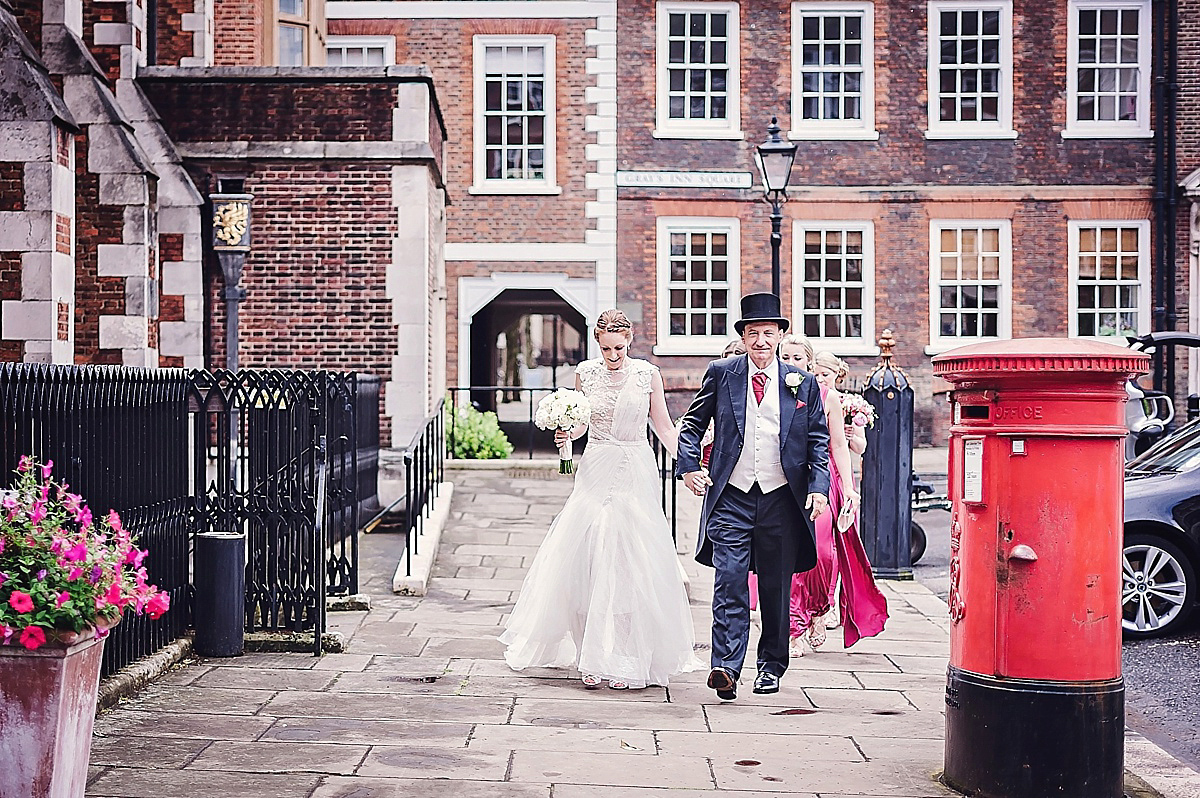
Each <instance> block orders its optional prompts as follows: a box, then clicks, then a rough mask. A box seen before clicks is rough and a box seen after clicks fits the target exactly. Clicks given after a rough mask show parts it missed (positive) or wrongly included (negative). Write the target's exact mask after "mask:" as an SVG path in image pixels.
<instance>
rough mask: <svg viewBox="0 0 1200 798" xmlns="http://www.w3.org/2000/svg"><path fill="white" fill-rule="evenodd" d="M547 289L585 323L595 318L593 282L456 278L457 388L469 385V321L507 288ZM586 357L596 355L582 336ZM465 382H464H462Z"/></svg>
mask: <svg viewBox="0 0 1200 798" xmlns="http://www.w3.org/2000/svg"><path fill="white" fill-rule="evenodd" d="M510 288H511V289H521V290H527V291H536V290H543V291H545V290H550V291H553V292H554V293H556V294H558V295H559V296H560V297H562V299H563V301H564V302H566V303H567V304H568V305H570V306H571V307H573V308H575V310H577V311H579V312H580V313H582V314H583V318H584V319H585V320H588V321H590V320H592V319H595V318H596V315H597V313H598V311H597V309H596V294H597V290H596V280H595V279H588V278H582V277H568V276H567V275H565V274H545V273H540V274H539V273H528V272H497V273H495V274H492V275H490V276H488V277H460V278H458V379H457V382H458V384H459V385H470V383H471V321H472V320H473V319H474V318H475V314H476V313H478V312H479V311H481V310H483V309H484V307H486V306H487V304H488V303H489V302H491V301H492V300H493V299H495V298H496V297H498V296H500V294H502V293H503V292H504V291H506V290H508V289H510ZM585 340H587V342H588V353H589V356H590V357H594V356H595V355H596V348H595V342H594V341H592V340H591V339H590V338H587V336H585ZM464 380H465V382H464Z"/></svg>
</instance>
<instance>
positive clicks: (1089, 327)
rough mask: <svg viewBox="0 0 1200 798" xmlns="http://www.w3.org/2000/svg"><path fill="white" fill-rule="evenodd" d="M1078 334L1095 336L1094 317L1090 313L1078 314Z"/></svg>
mask: <svg viewBox="0 0 1200 798" xmlns="http://www.w3.org/2000/svg"><path fill="white" fill-rule="evenodd" d="M1079 334H1080V335H1095V334H1096V317H1095V316H1093V315H1092V314H1091V313H1080V314H1079Z"/></svg>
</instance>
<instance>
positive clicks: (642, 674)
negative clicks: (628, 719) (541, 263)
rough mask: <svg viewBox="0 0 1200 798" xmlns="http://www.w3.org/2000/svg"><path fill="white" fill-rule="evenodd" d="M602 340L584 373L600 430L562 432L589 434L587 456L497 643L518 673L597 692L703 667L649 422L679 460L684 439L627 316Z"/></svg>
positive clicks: (609, 317) (610, 323) (560, 439)
mask: <svg viewBox="0 0 1200 798" xmlns="http://www.w3.org/2000/svg"><path fill="white" fill-rule="evenodd" d="M594 334H595V337H596V341H597V342H598V343H599V344H600V352H601V354H602V357H601V358H600V359H596V360H587V361H584V362H583V363H580V364H579V366H578V368H576V370H575V388H576V389H577V390H581V391H583V393H584V394H586V395H587V397H588V399H589V400H590V402H591V406H592V417H591V423H590V424H587V425H582V426H579V427H576V428H575V429H573V430H571V431H570V432H567V431H563V430H559V431H558V432H557V433H556V436H555V442H556V443H558V444H560V445H561V444H562V443H564V442H565V441H566V440H567V437H568V435H569V436H570V437H571V438H572V439H574V438H578V437H580V436H581V435H583V433H584V432H588V433H589V435H588V443H587V450H586V451H585V452H584V454H583V456H582V457H581V458H580V460H579V464H578V467H577V469H576V473H575V488H574V490H573V491H572V492H571V496H570V497H569V498H568V499H567V503H566V504H565V505H564V506H563V509H562V512H561V513H559V515H558V517H557V518H555V519H554V522H553V523H552V524H551V525H550V531H549V532H548V533H547V534H546V539H545V540H544V541H543V542H542V546H541V548H540V549H538V553H537V557H535V558H534V561H533V565H532V567H531V568H530V569H529V573H528V574H527V575H526V577H525V583H524V585H523V586H522V588H521V595H520V598H519V599H518V600H517V604H516V606H515V607H514V608H513V612H512V616H511V617H510V618H509V620H508V624H507V627H506V631H505V632H504V634H502V635H501V636H500V640H501V642H503V643H505V644H506V645H507V647H508V648H507V651H506V652H505V654H504V659H505V661H506V662H508V665H509V667H511V668H513V669H514V670H522V669H524V668H530V667H539V666H540V667H550V668H568V667H575V668H578V669H579V671H580V673H582V674H583V684H584V686H585V687H587V688H589V689H596V688H598V687H600V685H601V683H602V682H603V681H604V680H608V686H609V687H611V688H612V689H614V690H626V689H630V688H642V687H646V686H647V685H652V684H654V685H666V684H667V680H668V679H669V678H670V677H671V676H674V675H676V674H679V673H683V672H685V671H691V670H696V669H698V668H700V667H701V663H700V662H699V661H698V660H697V659H696V658H695V656H694V655H693V653H692V644H693V642H694V639H695V637H694V631H693V628H692V615H691V612H690V610H689V608H688V599H687V593H686V589H685V587H684V583H683V573H682V568H681V567H680V565H679V561H678V558H677V557H676V554H675V546H674V544H673V543H672V541H671V532H670V529H669V528H668V526H667V519H666V517H665V516H664V515H663V511H662V509H661V508H662V505H661V501H660V496H659V487H658V486H659V482H660V480H659V473H658V465H657V463H656V462H655V459H654V454H653V452H652V450H651V449H650V445H649V443H648V441H647V439H646V420H647V417H649V419H650V421H651V423H652V424H653V425H654V432H655V433H656V434H657V435H658V437H659V440H661V441H662V442H663V444H664V445H665V446H666V447H667V449H668V450H670V451H671V453H672V454H674V453H675V446H676V439H677V434H676V431H675V427H674V426H673V425H672V424H671V416H670V414H669V413H668V412H667V403H666V398H665V395H664V392H663V381H662V375H660V374H659V372H658V368H657V367H656V366H653V365H651V364H650V363H647V362H646V361H644V360H635V359H633V358H631V357H629V356H628V354H629V343H630V341H632V340H633V327H632V325H631V324H630V323H629V319H628V318H626V316H625V314H624V313H622V312H621V311H619V310H608V311H605V312H604V313H603V314H601V316H600V318H599V320H598V321H597V322H596V328H595V331H594Z"/></svg>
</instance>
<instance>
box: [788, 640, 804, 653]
mask: <svg viewBox="0 0 1200 798" xmlns="http://www.w3.org/2000/svg"><path fill="white" fill-rule="evenodd" d="M806 647H807V646H806V644H805V642H804V638H803V637H793V638H792V642H791V645H789V646H788V654H789V655H790V656H793V657H803V656H804V649H805V648H806Z"/></svg>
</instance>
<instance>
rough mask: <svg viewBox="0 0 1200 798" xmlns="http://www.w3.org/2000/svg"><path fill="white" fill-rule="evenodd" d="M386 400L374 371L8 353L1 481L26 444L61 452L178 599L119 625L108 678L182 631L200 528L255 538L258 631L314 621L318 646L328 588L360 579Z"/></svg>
mask: <svg viewBox="0 0 1200 798" xmlns="http://www.w3.org/2000/svg"><path fill="white" fill-rule="evenodd" d="M360 387H361V388H362V390H361V393H360ZM378 396H379V388H378V380H361V378H359V377H358V376H357V375H355V374H342V373H332V372H315V371H314V372H297V371H281V370H242V371H238V372H236V373H234V372H228V371H214V372H207V371H193V372H187V371H184V370H182V369H131V368H124V367H119V366H84V367H73V366H42V365H33V364H14V363H8V364H0V469H2V472H0V486H4V485H7V484H10V483H11V480H12V477H13V472H14V470H15V468H16V464H17V461H18V459H19V458H20V456H21V455H22V454H31V455H34V456H35V457H37V458H39V459H41V460H47V459H52V460H54V461H55V469H54V470H55V474H56V475H57V476H58V477H59V478H60V479H62V480H64V481H66V482H68V483H70V485H71V486H72V488H73V489H74V490H76V491H78V492H79V493H81V494H82V495H83V496H84V497H85V498H86V499H87V501H88V503H89V504H90V505H91V506H92V507H93V508H94V511H96V512H101V511H107V510H108V509H110V508H111V509H115V510H117V511H118V512H119V513H120V514H121V517H122V519H123V520H124V521H125V525H126V526H127V527H128V528H130V529H131V530H133V531H134V532H136V533H137V534H138V536H139V538H140V544H141V545H142V546H143V547H144V548H146V549H147V550H148V551H149V555H148V557H147V559H146V566H147V568H148V570H149V574H150V578H151V579H152V581H154V582H155V583H156V584H157V585H158V586H159V587H160V588H161V589H163V590H166V591H168V593H170V595H171V609H170V611H168V612H167V613H166V614H164V615H163V616H162V617H161V618H159V619H157V620H150V619H149V618H144V617H139V616H131V615H127V616H126V618H125V619H124V620H123V621H122V623H120V624H119V625H118V626H117V627H116V628H115V629H114V630H113V633H112V636H111V637H110V640H109V643H108V644H107V646H106V648H105V660H104V671H103V672H104V673H105V674H109V673H112V672H114V671H116V670H119V669H120V668H122V667H124V666H125V665H128V664H129V663H131V662H134V661H135V660H137V659H139V658H141V657H143V656H146V655H148V654H150V653H153V652H154V651H156V650H158V649H159V648H161V647H162V646H164V645H166V644H167V643H169V642H170V641H172V640H174V639H176V638H178V637H179V636H180V635H181V634H183V632H184V631H185V630H186V629H187V627H188V625H189V623H190V620H191V611H192V600H193V596H192V586H191V579H190V572H191V553H192V537H191V536H192V535H193V534H196V533H198V532H203V531H212V530H221V531H240V532H244V533H246V535H247V566H246V571H247V573H246V586H247V595H246V614H247V625H248V628H250V629H252V630H253V629H264V628H265V629H280V630H290V631H311V632H313V635H314V646H315V647H318V650H319V645H320V639H321V632H323V631H324V628H325V596H326V594H327V593H328V592H334V593H337V592H347V591H355V590H357V588H358V537H357V531H358V523H359V518H360V516H359V512H360V505H361V503H362V499H363V492H364V491H365V490H366V488H367V485H369V486H370V494H371V496H374V495H375V492H376V491H375V487H374V484H373V480H374V479H375V471H374V469H375V468H376V467H377V463H378V407H379V405H378ZM364 414H366V415H370V416H373V417H374V418H373V419H366V418H363V415H364ZM372 426H373V428H374V430H375V435H374V437H373V438H372V437H370V435H369V434H368V438H367V440H366V441H362V440H360V438H359V430H360V429H364V428H366V429H368V431H369V429H370V428H371V427H372ZM364 444H365V445H364ZM364 452H365V453H366V455H367V457H366V459H367V460H368V461H369V466H368V468H367V469H363V468H361V467H360V466H361V461H362V459H363V455H364ZM439 462H440V461H439ZM376 501H377V499H376Z"/></svg>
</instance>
